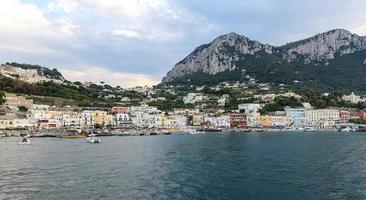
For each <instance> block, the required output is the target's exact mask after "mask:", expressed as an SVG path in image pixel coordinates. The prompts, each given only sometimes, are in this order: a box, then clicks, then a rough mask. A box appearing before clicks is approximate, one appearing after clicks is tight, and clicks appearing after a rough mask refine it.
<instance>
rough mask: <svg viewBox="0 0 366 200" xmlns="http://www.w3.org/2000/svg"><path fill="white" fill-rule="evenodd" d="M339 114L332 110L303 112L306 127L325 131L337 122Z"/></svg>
mask: <svg viewBox="0 0 366 200" xmlns="http://www.w3.org/2000/svg"><path fill="white" fill-rule="evenodd" d="M339 114H340V112H339V111H338V110H332V109H310V110H306V111H305V121H306V126H307V127H313V128H317V129H326V128H329V126H332V125H334V124H335V122H336V121H338V120H339V119H340V118H339Z"/></svg>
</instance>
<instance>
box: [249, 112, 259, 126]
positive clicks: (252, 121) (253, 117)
mask: <svg viewBox="0 0 366 200" xmlns="http://www.w3.org/2000/svg"><path fill="white" fill-rule="evenodd" d="M259 116H260V115H259V113H253V114H247V115H246V118H247V126H248V127H258V118H259Z"/></svg>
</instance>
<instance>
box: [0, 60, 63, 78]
mask: <svg viewBox="0 0 366 200" xmlns="http://www.w3.org/2000/svg"><path fill="white" fill-rule="evenodd" d="M5 64H6V65H11V66H13V67H19V68H22V69H42V70H43V72H44V75H45V76H48V77H50V78H53V79H59V80H63V79H64V77H63V76H62V74H61V73H60V72H59V71H57V69H55V68H54V69H49V68H47V67H42V66H40V65H30V64H20V63H16V62H11V63H5Z"/></svg>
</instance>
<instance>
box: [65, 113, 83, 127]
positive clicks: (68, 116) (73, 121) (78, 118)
mask: <svg viewBox="0 0 366 200" xmlns="http://www.w3.org/2000/svg"><path fill="white" fill-rule="evenodd" d="M62 124H63V126H65V127H81V125H82V115H81V114H80V113H77V112H70V113H65V114H63V115H62Z"/></svg>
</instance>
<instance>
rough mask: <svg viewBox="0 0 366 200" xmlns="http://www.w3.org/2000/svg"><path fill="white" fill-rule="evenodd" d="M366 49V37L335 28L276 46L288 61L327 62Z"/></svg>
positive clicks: (277, 50)
mask: <svg viewBox="0 0 366 200" xmlns="http://www.w3.org/2000/svg"><path fill="white" fill-rule="evenodd" d="M364 49H366V37H360V36H358V35H356V34H352V33H351V32H349V31H347V30H344V29H335V30H331V31H328V32H325V33H322V34H318V35H316V36H314V37H311V38H307V39H305V40H300V41H297V42H293V43H289V44H287V45H284V46H280V47H278V48H276V51H275V53H279V54H281V55H282V57H283V58H284V59H286V60H287V61H290V62H291V61H295V60H297V59H299V58H302V59H304V62H305V63H311V62H314V61H316V62H325V63H328V61H329V60H332V59H334V58H335V56H336V55H340V56H341V55H345V54H350V53H355V52H358V51H361V50H364Z"/></svg>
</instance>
